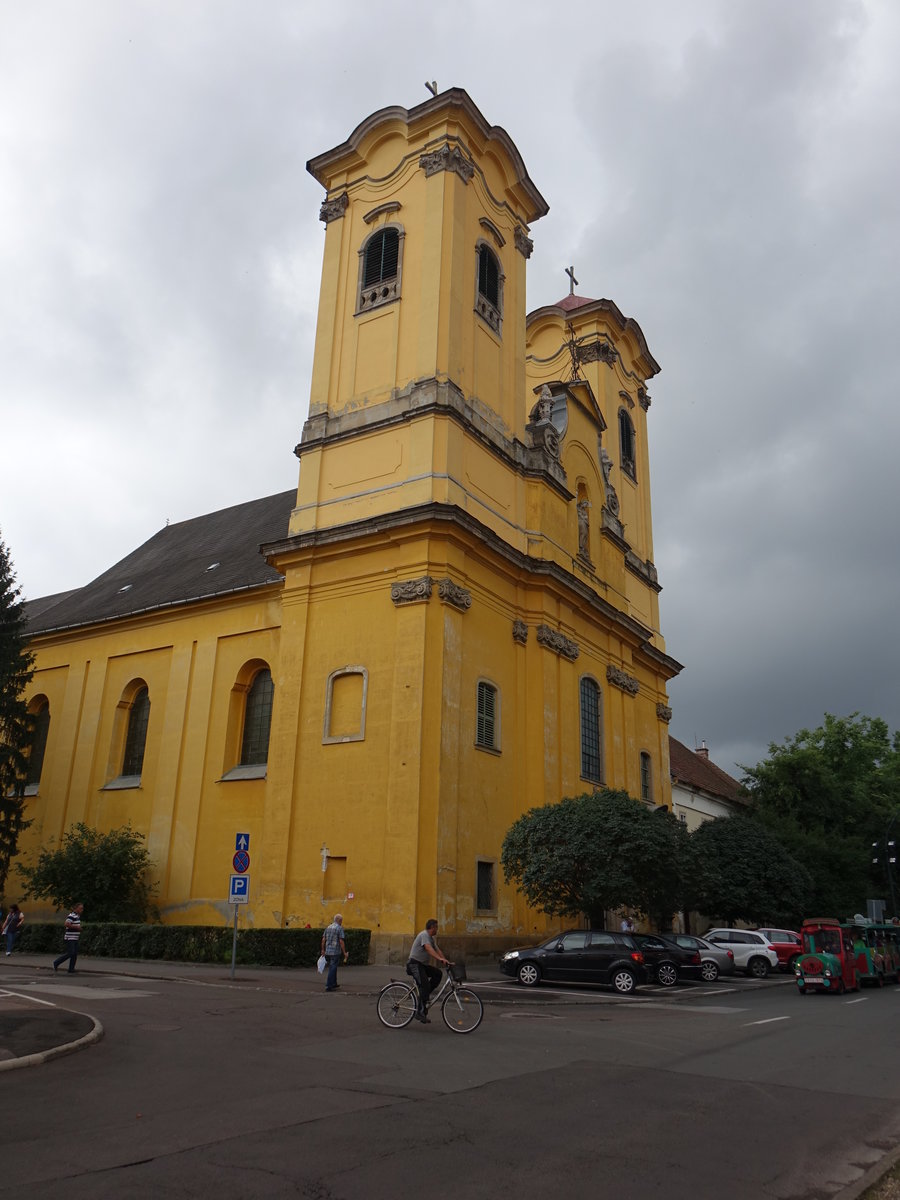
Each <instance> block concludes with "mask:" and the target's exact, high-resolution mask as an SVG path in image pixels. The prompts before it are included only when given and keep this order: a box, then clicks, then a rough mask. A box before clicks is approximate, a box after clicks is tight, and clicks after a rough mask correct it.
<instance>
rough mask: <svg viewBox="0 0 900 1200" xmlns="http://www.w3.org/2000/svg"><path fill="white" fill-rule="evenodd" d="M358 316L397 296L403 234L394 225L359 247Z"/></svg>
mask: <svg viewBox="0 0 900 1200" xmlns="http://www.w3.org/2000/svg"><path fill="white" fill-rule="evenodd" d="M359 254H360V266H359V295H358V297H357V305H356V311H357V313H361V312H365V311H367V310H368V309H370V308H377V307H378V306H379V305H381V304H389V303H390V302H391V301H392V300H396V299H397V298H398V297H399V295H400V268H401V265H402V259H403V231H402V230H400V229H398V228H397V227H396V226H394V225H387V226H385V227H384V228H383V229H378V230H376V231H375V233H373V234H372V235H371V237H369V238H368V239H367V240H366V241H365V242H364V243H363V244H362V246H361V247H360V251H359Z"/></svg>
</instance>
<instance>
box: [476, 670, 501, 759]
mask: <svg viewBox="0 0 900 1200" xmlns="http://www.w3.org/2000/svg"><path fill="white" fill-rule="evenodd" d="M470 694H471V693H470ZM475 745H476V746H483V747H486V748H487V749H488V750H496V748H497V689H496V688H495V687H493V686H492V685H491V684H490V683H479V685H478V719H477V725H476V730H475Z"/></svg>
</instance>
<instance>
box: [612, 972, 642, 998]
mask: <svg viewBox="0 0 900 1200" xmlns="http://www.w3.org/2000/svg"><path fill="white" fill-rule="evenodd" d="M612 985H613V987H614V988H615V989H616V991H617V992H619V993H620V995H622V996H630V995H631V993H632V992H633V991H634V989H635V988H636V987H637V980H636V979H635V977H634V975H633V973H632V972H631V971H629V970H628V969H627V968H626V967H622V968H621V969H620V970H618V971H616V972H615V974H614V975H613V977H612Z"/></svg>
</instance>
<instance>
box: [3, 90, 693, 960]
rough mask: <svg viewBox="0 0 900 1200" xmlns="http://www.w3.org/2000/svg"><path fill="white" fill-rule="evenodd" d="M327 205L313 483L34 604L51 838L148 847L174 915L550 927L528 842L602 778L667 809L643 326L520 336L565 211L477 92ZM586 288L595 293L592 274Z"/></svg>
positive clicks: (42, 789)
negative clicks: (565, 799)
mask: <svg viewBox="0 0 900 1200" xmlns="http://www.w3.org/2000/svg"><path fill="white" fill-rule="evenodd" d="M308 168H309V170H310V171H311V172H312V174H313V175H314V176H315V178H316V179H317V180H318V181H319V182H320V183H321V185H322V187H323V189H324V199H323V202H322V207H321V213H320V217H321V219H322V220H323V221H324V223H325V248H324V256H323V267H322V280H321V291H320V299H319V311H318V324H317V332H316V343H315V356H314V364H313V371H312V380H311V389H310V405H309V415H308V419H307V420H306V423H305V425H304V427H303V431H302V436H301V440H300V443H299V445H298V446H297V448H296V454H297V456H298V458H299V461H300V469H299V484H298V487H297V489H296V490H294V489H291V490H290V491H285V492H282V493H279V494H277V495H274V496H269V497H264V498H262V499H260V500H256V501H251V502H249V503H246V504H239V505H235V506H234V507H233V508H230V509H226V510H224V511H222V512H219V513H213V514H207V515H206V516H203V517H198V518H196V519H195V520H192V521H185V522H182V523H180V524H178V525H173V526H169V527H167V528H165V529H163V530H161V531H160V532H159V533H158V534H157V535H155V537H153V538H151V539H150V541H149V542H147V543H146V544H145V545H144V546H142V547H139V548H138V549H137V550H136V551H134V553H133V554H131V555H129V556H128V557H127V558H126V559H123V560H122V562H120V563H117V564H115V566H113V567H112V568H111V569H110V570H109V571H108V572H106V573H104V575H102V576H100V577H99V578H98V579H97V580H94V581H93V582H92V583H91V584H88V585H87V587H85V588H82V589H79V590H78V591H76V592H74V593H69V594H65V595H61V596H58V597H47V598H45V599H44V600H40V601H34V602H32V604H31V605H30V607H29V618H30V626H31V631H32V636H33V640H32V648H33V650H34V651H35V654H36V657H37V669H36V671H35V676H34V680H33V682H32V684H31V689H30V694H29V704H30V706H31V708H32V711H34V712H35V713H36V715H37V716H38V726H37V728H38V741H37V743H36V745H35V753H34V754H33V755H32V772H31V775H30V777H29V787H28V792H29V796H30V799H29V805H30V811H29V816H31V817H32V818H33V819H34V823H33V825H32V827H31V829H30V830H29V831H28V833H27V834H26V836H25V839H24V844H23V848H22V854H23V855H24V856H27V855H28V854H29V853H31V852H33V850H34V848H35V847H36V846H37V845H39V844H47V843H49V842H50V841H51V840H53V839H58V838H59V836H60V835H61V833H62V832H63V831H64V830H65V829H67V828H68V827H69V826H71V825H72V824H73V823H74V822H76V821H85V822H87V823H88V824H90V825H92V826H96V827H98V828H104V829H106V828H113V827H116V826H120V825H122V824H125V823H126V822H130V823H131V825H132V826H133V827H134V828H136V829H138V830H139V831H141V832H142V833H144V834H146V836H147V839H148V848H149V851H150V855H151V858H152V859H153V861H154V863H155V864H156V865H157V867H158V871H159V905H160V909H161V913H162V916H163V919H164V920H166V921H170V922H182V923H188V922H189V923H200V922H212V923H222V922H225V921H227V920H228V919H229V916H230V913H231V909H230V907H229V904H228V896H229V879H230V875H231V873H232V864H231V860H232V855H233V853H234V850H235V838H236V834H237V833H243V834H246V835H248V836H249V855H250V869H249V871H248V873H247V876H248V879H249V882H248V883H247V885H246V886H247V891H248V897H249V898H248V903H247V904H246V906H245V909H244V911H245V913H246V919H247V920H248V921H249V922H250V923H251V924H256V925H266V926H287V925H296V924H301V925H304V924H307V923H309V924H312V925H317V924H320V923H322V922H323V920H324V919H330V917H331V915H332V913H333V912H334V911H336V910H337V909H338V908H340V909H341V910H342V911H343V912H344V916H345V923H346V924H348V925H355V926H366V927H369V928H371V929H372V931H373V944H374V945H375V947H376V953H378V954H379V955H381V956H385V957H386V956H389V955H397V954H400V953H401V952H404V951H405V948H406V947H407V944H408V941H409V938H410V935H411V934H413V933H414V932H415V931H416V930H417V929H419V928H421V926H422V925H423V924H424V921H425V919H426V918H427V917H430V916H436V917H437V919H438V920H439V922H440V924H441V930H442V934H443V935H444V936H445V938H447V939H448V940H449V939H451V938H452V939H454V940H455V941H457V942H458V943H464V944H467V945H469V946H471V947H476V946H477V947H478V948H480V949H485V948H488V947H491V946H493V945H495V944H496V945H498V946H506V945H508V944H509V941H510V938H511V936H513V935H515V936H516V937H517V938H518V937H524V936H533V935H536V934H541V933H543V932H544V931H545V930H546V929H548V928H550V927H552V926H549V925H548V919H547V918H546V917H544V916H543V915H542V914H537V913H534V912H533V911H531V910H529V908H528V907H527V905H525V903H524V901H523V899H522V898H521V897H520V896H519V895H518V894H517V893H516V892H515V890H514V889H513V888H512V887H510V886H508V885H506V884H505V883H504V881H503V878H502V872H501V869H500V865H499V856H500V847H501V843H502V839H503V835H504V833H505V831H506V830H507V829H508V828H509V826H510V825H511V824H512V822H513V821H514V820H515V819H516V818H517V817H518V816H520V815H521V814H522V813H523V812H525V811H527V810H528V809H529V808H531V807H533V806H536V805H542V804H545V803H549V802H553V801H557V800H559V799H560V798H561V797H562V796H565V795H573V794H578V793H580V792H583V791H588V790H590V789H591V788H593V787H595V786H602V785H607V786H610V787H616V788H624V789H626V790H627V791H629V792H630V793H631V794H632V795H633V796H635V797H636V798H639V799H642V800H644V801H645V802H646V803H648V804H653V805H665V806H667V807H669V806H671V789H670V780H669V750H668V720H669V717H670V715H671V713H670V710H669V708H668V700H667V693H666V686H667V682H668V680H669V679H671V678H672V677H673V676H674V675H675V674H676V673H677V672H678V670H679V669H680V668H679V664H678V663H677V662H675V660H674V659H672V658H671V657H670V656H669V655H668V654H667V653H666V650H665V644H664V641H663V638H662V636H661V633H660V628H659V606H658V594H659V590H660V588H659V583H658V580H657V575H656V570H655V567H654V564H653V543H652V522H651V507H650V480H649V458H648V451H647V418H648V411H649V407H650V398H649V394H648V391H647V384H648V381H649V380H650V379H651V378H652V377H653V376H654V375H655V374H656V372H657V371H658V369H659V368H658V366H657V364H656V362H655V361H654V359H653V357H652V355H651V353H650V351H649V348H648V346H647V343H646V341H645V339H644V336H643V333H642V332H641V329H640V327H639V326H638V325H637V323H636V322H635V321H634V320H632V319H631V318H626V317H625V316H623V314H622V313H621V312H620V311H619V309H618V308H617V307H616V305H615V304H614V303H613V302H611V301H610V300H605V299H600V300H591V299H587V298H585V297H581V296H578V295H575V294H574V286H573V288H572V289H570V294H569V295H568V296H565V297H563V299H562V300H561V301H559V302H558V303H555V304H551V305H547V306H545V307H542V308H539V309H537V310H536V311H533V312H531V313H526V305H525V277H526V268H527V263H528V258H529V255H530V253H531V249H532V239H531V233H532V227H533V225H534V223H535V222H537V221H538V220H539V218H540V217H541V216H543V215H544V214H545V213H546V212H547V204H546V202H545V200H544V199H543V197H542V196H541V194H540V193H539V192H538V190H537V188H536V187H535V185H534V184H533V182H532V181H531V179H530V178H529V176H528V173H527V171H526V169H525V165H524V163H523V161H522V159H521V156H520V155H519V152H518V151H517V149H516V147H515V145H514V144H513V142H512V141H511V139H510V138H509V136H508V135H507V134H506V133H505V131H504V130H502V129H500V128H498V127H496V126H491V125H489V124H488V122H487V121H486V120H485V118H484V117H483V116H482V114H481V113H480V111H479V110H478V109H477V107H476V106H475V105H474V103H473V102H472V100H471V99H470V98H469V96H468V95H467V94H466V93H465V92H464V91H462V90H459V89H451V90H449V91H446V92H443V93H440V94H439V95H437V96H434V97H432V98H430V99H429V100H428V101H426V102H425V103H423V104H420V105H418V106H417V107H415V108H413V109H410V110H406V109H403V108H399V107H392V108H386V109H382V110H380V111H379V112H376V113H374V114H373V115H372V116H370V117H368V118H367V119H366V120H364V121H363V122H362V123H361V124H360V125H359V126H358V127H357V128H356V129H355V130H354V131H353V133H352V134H351V135H350V137H349V138H348V139H347V141H345V142H343V143H342V144H341V145H339V146H337V147H335V148H334V149H333V150H330V151H328V152H326V153H324V154H321V155H319V156H318V157H317V158H314V159H313V160H312V161H311V162H310V163H309V164H308ZM573 285H574V277H573Z"/></svg>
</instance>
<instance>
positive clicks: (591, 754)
mask: <svg viewBox="0 0 900 1200" xmlns="http://www.w3.org/2000/svg"><path fill="white" fill-rule="evenodd" d="M580 699H581V776H582V778H583V779H587V780H589V781H590V782H591V783H602V782H603V741H602V738H601V733H600V728H601V720H600V719H601V697H600V688H599V686H598V684H597V682H596V681H595V680H593V679H591V678H590V677H589V676H587V675H585V676H583V677H582V679H581V697H580Z"/></svg>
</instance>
